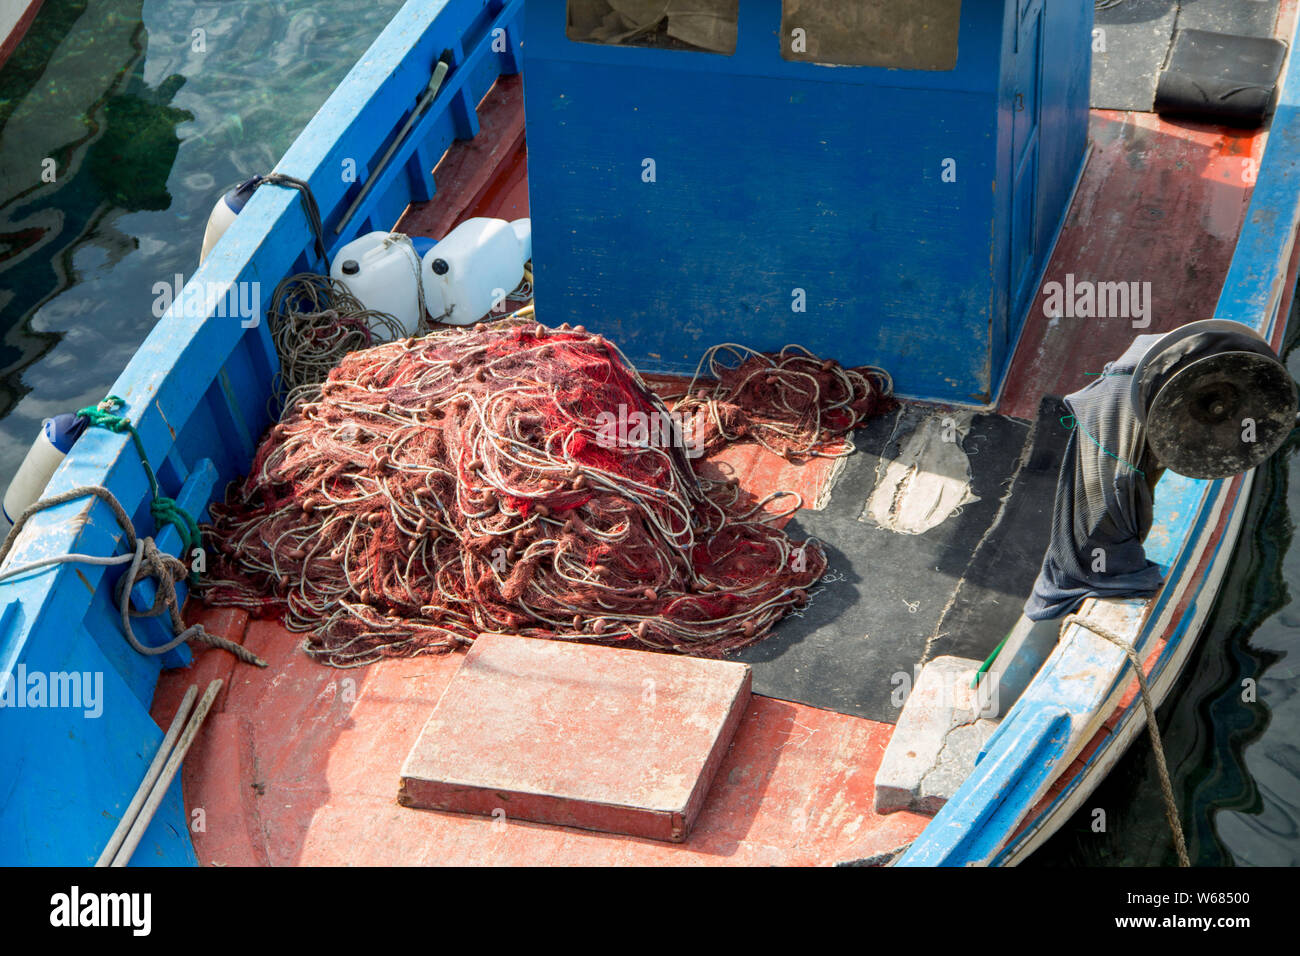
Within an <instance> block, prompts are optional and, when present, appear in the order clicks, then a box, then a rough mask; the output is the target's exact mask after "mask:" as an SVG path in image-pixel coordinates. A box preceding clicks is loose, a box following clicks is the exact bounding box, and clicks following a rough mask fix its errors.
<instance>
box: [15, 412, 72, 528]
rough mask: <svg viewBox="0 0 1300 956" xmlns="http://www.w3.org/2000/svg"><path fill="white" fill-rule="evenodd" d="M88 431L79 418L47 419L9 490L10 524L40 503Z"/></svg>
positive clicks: (61, 417)
mask: <svg viewBox="0 0 1300 956" xmlns="http://www.w3.org/2000/svg"><path fill="white" fill-rule="evenodd" d="M85 429H86V420H85V419H84V418H78V417H77V416H76V415H71V414H65V415H55V416H54V417H53V418H47V419H45V421H44V422H43V423H42V425H41V432H40V434H39V435H37V436H36V441H34V442H32V447H31V448H30V449H29V450H28V452H27V457H26V458H24V459H23V463H22V464H21V465H19V466H18V471H17V472H16V473H15V474H14V477H13V480H12V481H10V482H9V487H8V488H7V489H6V490H5V496H4V515H5V517H6V518H8V519H9V523H10V524H13V522H14V519H15V518H17V517H18V516H19V515H21V514H22V513H23V512H24V511H26V510H27V509H28V508H30V507H31V506H32V505H33V504H34V503H35V502H37V501H39V500H40V497H41V493H42V492H44V491H45V486H46V485H48V484H49V483H50V479H51V478H53V477H54V472H55V470H57V469H58V467H59V463H60V462H62V461H63V459H64V458H66V457H67V455H68V452H69V451H71V450H72V445H73V443H74V442H76V440H77V438H78V437H80V435H81V433H82V432H83V431H85Z"/></svg>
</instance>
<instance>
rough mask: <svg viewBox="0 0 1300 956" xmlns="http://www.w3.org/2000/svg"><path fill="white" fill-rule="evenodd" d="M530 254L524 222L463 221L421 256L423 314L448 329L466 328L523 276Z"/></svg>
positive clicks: (529, 227)
mask: <svg viewBox="0 0 1300 956" xmlns="http://www.w3.org/2000/svg"><path fill="white" fill-rule="evenodd" d="M532 256H533V236H532V225H531V223H530V222H529V221H528V220H527V219H516V220H515V221H514V222H506V221H505V220H504V219H483V218H479V219H466V220H465V221H464V222H462V223H461V224H460V225H459V226H457V227H456V228H455V229H453V230H452V231H451V232H449V233H447V235H446V237H444V238H443V239H442V240H441V241H439V242H438V244H437V245H436V246H434V247H433V248H432V249H430V250H429V251H428V252H427V253H425V256H424V264H423V269H424V301H425V305H426V307H427V308H428V310H429V315H430V316H432V317H433V318H434V319H435V320H438V321H442V322H446V323H448V324H449V325H470V324H472V323H474V322H477V321H478V320H479V319H481V318H483V317H484V316H485V315H487V314H488V313H489V312H491V311H492V309H493V307H494V306H496V307H497V308H498V310H500V309H501V307H502V303H503V301H504V299H505V296H506V294H507V293H509V292H512V291H514V289H515V288H516V287H517V286H518V285H519V283H520V282H521V281H523V278H524V264H525V263H526V262H527V261H528V260H529V259H531V258H532Z"/></svg>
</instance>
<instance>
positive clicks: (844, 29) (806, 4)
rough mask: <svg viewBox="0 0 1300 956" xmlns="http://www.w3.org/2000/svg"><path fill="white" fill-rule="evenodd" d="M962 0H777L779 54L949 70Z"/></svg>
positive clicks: (804, 60)
mask: <svg viewBox="0 0 1300 956" xmlns="http://www.w3.org/2000/svg"><path fill="white" fill-rule="evenodd" d="M960 27H961V0H853V2H845V0H782V4H781V55H782V56H783V57H785V59H787V60H797V61H799V62H802V63H822V64H826V65H828V66H883V67H891V68H894V69H900V70H952V69H955V68H956V66H957V34H958V33H959V32H960Z"/></svg>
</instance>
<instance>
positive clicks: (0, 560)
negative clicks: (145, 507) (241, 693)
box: [0, 485, 266, 667]
mask: <svg viewBox="0 0 1300 956" xmlns="http://www.w3.org/2000/svg"><path fill="white" fill-rule="evenodd" d="M87 495H94V496H95V497H97V498H99V499H100V500H101V501H103V502H104V503H105V504H107V505H108V506H109V508H111V509H112V511H113V516H114V517H115V518H116V519H117V523H118V525H119V526H120V527H121V529H122V531H123V533H124V534H125V535H126V541H127V546H128V548H129V549H130V552H131V553H129V554H120V555H113V556H111V557H103V556H100V555H90V554H75V553H74V554H61V555H56V556H54V557H50V558H42V559H40V560H38V561H32V562H31V563H29V564H23V565H19V566H18V567H15V568H8V569H5V570H4V571H2V572H0V581H4V580H8V579H9V578H13V577H18V576H19V575H22V574H26V573H28V572H31V571H35V570H37V569H39V568H44V567H49V566H50V565H54V564H72V563H81V564H92V565H119V564H128V563H129V564H130V568H129V569H128V570H127V572H126V573H125V574H123V575H122V577H121V578H120V579H119V580H118V584H117V589H116V599H117V602H118V606H119V608H120V610H121V624H122V634H123V636H124V637H125V638H126V640H127V643H128V644H130V645H131V647H132V648H133V649H134V650H135V651H136V652H137V653H139V654H144V655H147V656H150V657H153V656H157V655H159V654H165V653H167V652H168V651H170V650H173V649H174V648H176V647H179V646H180V645H181V644H184V643H187V642H189V641H197V642H199V643H200V644H206V645H208V646H209V647H216V648H219V649H221V650H223V651H229V652H230V653H231V654H234V655H235V656H236V657H237V658H239V659H240V660H241V661H244V662H245V663H248V664H255V665H257V666H258V667H265V666H266V661H264V660H262V659H261V658H260V657H258V656H257V655H256V654H254V653H253V652H252V651H250V650H248V648H246V647H244V646H243V645H241V644H236V643H235V642H234V641H231V640H228V639H227V638H224V637H221V636H220V635H218V634H212V633H209V632H208V631H207V630H206V629H205V628H204V627H203V625H202V624H195V625H192V626H191V627H188V628H187V627H186V626H185V622H184V620H183V619H182V618H181V613H180V606H179V603H180V602H179V598H178V596H177V594H176V585H177V583H178V582H180V581H183V580H185V578H186V573H187V569H186V566H185V564H184V563H183V562H181V561H180V560H178V559H177V558H174V557H172V556H171V555H170V554H167V553H165V552H163V551H160V550H159V549H158V546H157V545H156V544H155V543H154V540H153V538H149V537H138V536H137V535H136V533H135V527H134V526H133V525H132V523H131V518H130V516H129V515H128V514H127V513H126V509H125V508H123V507H122V504H121V502H119V501H118V500H117V498H116V497H115V496H114V495H113V493H112V492H111V491H109V490H108V489H107V488H104V487H102V486H100V485H85V486H83V487H80V488H73V489H70V490H69V491H65V492H62V493H60V494H57V495H52V496H50V497H49V498H42V499H41V500H40V501H37V502H35V503H33V504H32V505H31V506H29V507H28V508H27V509H26V510H24V511H23V513H22V514H21V515H19V516H18V520H17V521H15V522H14V526H13V527H12V528H10V529H9V534H8V535H6V536H5V540H4V544H0V567H3V566H4V562H5V561H6V560H7V559H8V557H9V553H10V551H12V550H13V546H14V543H15V542H16V541H17V540H18V536H19V535H20V534H21V533H22V530H23V528H24V527H25V526H26V524H27V521H28V520H29V519H30V518H31V517H32V516H33V515H35V514H38V513H39V512H41V511H44V510H45V509H47V508H53V507H55V506H56V505H61V504H64V503H66V502H69V501H74V500H76V499H77V498H84V497H85V496H87ZM150 577H152V578H154V579H155V580H156V582H157V592H156V593H155V595H154V601H153V605H152V607H150V608H149V609H148V610H147V611H136V610H134V609H133V608H132V607H131V589H132V588H133V587H134V586H135V585H136V583H137V582H139V581H142V580H144V579H145V578H150ZM164 611H166V612H167V613H168V615H169V616H170V619H171V625H172V632H173V634H174V635H175V636H174V637H173V638H172V640H170V641H168V642H167V643H166V644H163V645H161V646H158V647H151V646H149V645H147V644H143V643H141V642H140V639H139V638H137V637H136V636H135V630H134V629H133V628H132V626H131V621H132V619H133V618H138V617H157V616H158V615H159V614H162V613H163V612H164Z"/></svg>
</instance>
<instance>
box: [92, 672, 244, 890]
mask: <svg viewBox="0 0 1300 956" xmlns="http://www.w3.org/2000/svg"><path fill="white" fill-rule="evenodd" d="M219 690H221V680H220V678H218V679H217V680H214V681H213V682H212V683H211V684H209V685H208V689H207V691H206V692H204V694H203V699H202V700H200V701H199V706H198V707H196V708H194V715H193V716H192V717H190V720H189V723H187V724H186V725H185V731H184V733H182V734H181V739H180V740H178V741H177V742H176V749H175V750H173V751H172V753H171V756H169V757H168V758H167V765H166V766H165V767H163V771H162V775H161V776H160V777H159V778H158V780H157V782H155V783H154V785H153V789H152V790H151V791H150V793H149V799H148V800H147V801H146V802H145V805H144V808H143V809H141V811H140V815H139V816H138V817H136V820H135V823H133V824H132V825H131V832H130V833H128V834H127V836H126V840H125V842H123V844H122V848H121V849H120V850H118V851H117V855H116V856H115V857H113V862H112V864H111V865H112V866H126V864H127V863H128V862H129V861H130V859H131V855H132V854H133V853H135V848H136V847H137V846H139V845H140V840H141V839H142V838H143V837H144V831H145V830H147V829H148V828H149V823H150V821H151V820H153V815H154V813H155V812H156V811H157V809H158V805H159V804H160V803H162V801H163V797H165V796H166V795H167V788H168V787H170V786H171V782H172V778H173V777H175V776H176V771H177V770H179V769H180V766H181V761H182V760H184V759H185V754H186V753H187V752H188V751H189V749H190V744H192V743H194V738H195V736H197V735H198V732H199V727H200V726H201V725H202V724H203V718H205V717H207V715H208V709H209V708H210V707H211V706H212V702H213V701H214V700H216V697H217V692H218V691H219Z"/></svg>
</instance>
